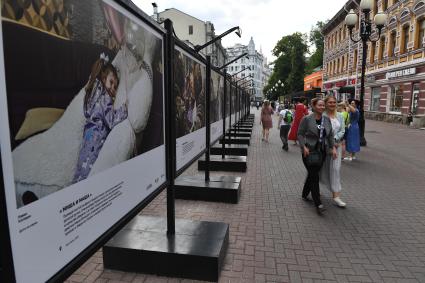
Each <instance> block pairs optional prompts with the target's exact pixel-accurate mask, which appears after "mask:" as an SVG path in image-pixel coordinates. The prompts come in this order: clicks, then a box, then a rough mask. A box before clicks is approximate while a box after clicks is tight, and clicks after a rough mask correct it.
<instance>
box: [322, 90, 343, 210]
mask: <svg viewBox="0 0 425 283" xmlns="http://www.w3.org/2000/svg"><path fill="white" fill-rule="evenodd" d="M323 115H325V116H327V117H329V119H330V120H331V124H332V132H333V134H334V141H335V148H336V151H337V158H336V159H332V158H331V156H330V155H327V156H326V158H325V162H324V164H323V167H322V170H321V172H320V181H322V183H323V184H325V185H326V186H327V187H328V188H329V189H330V191H331V192H332V199H333V201H334V203H335V204H336V205H337V206H339V207H345V206H346V203H345V202H343V201H342V200H341V198H340V196H341V177H340V171H341V156H342V142H343V140H344V133H345V123H344V117H343V115H342V114H341V113H340V112H337V102H336V98H335V97H334V96H327V97H326V98H325V113H324V114H323Z"/></svg>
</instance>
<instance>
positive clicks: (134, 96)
mask: <svg viewBox="0 0 425 283" xmlns="http://www.w3.org/2000/svg"><path fill="white" fill-rule="evenodd" d="M152 96H153V86H152V82H151V80H150V79H149V76H148V74H147V72H146V71H145V70H143V69H142V70H141V75H140V77H139V79H138V80H137V82H136V83H135V84H134V87H133V88H132V89H131V90H130V92H129V93H128V94H127V97H128V120H129V121H130V123H131V126H132V127H133V130H134V131H135V132H136V133H140V132H142V131H143V130H144V129H145V127H146V124H147V123H148V119H149V115H150V110H151V106H152Z"/></svg>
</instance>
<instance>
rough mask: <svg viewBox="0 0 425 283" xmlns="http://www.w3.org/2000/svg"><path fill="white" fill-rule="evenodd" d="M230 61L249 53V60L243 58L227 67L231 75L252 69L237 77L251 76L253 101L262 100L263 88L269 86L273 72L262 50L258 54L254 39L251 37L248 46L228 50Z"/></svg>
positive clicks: (237, 46) (236, 46)
mask: <svg viewBox="0 0 425 283" xmlns="http://www.w3.org/2000/svg"><path fill="white" fill-rule="evenodd" d="M226 51H227V56H228V61H232V60H233V59H234V58H236V57H238V56H240V55H242V54H243V53H245V52H247V53H248V57H249V59H247V58H241V59H239V60H237V61H236V62H234V63H232V64H230V65H229V66H228V67H227V72H228V73H229V74H231V75H233V74H235V73H238V72H240V71H241V70H243V69H245V68H247V67H250V69H251V70H249V69H246V70H245V71H243V72H241V73H239V74H238V75H237V76H238V77H240V78H243V77H247V76H251V77H252V80H253V84H252V85H251V87H252V88H253V92H252V97H251V99H252V100H262V99H263V97H264V94H263V88H264V86H265V85H266V84H267V82H268V80H269V78H270V75H271V70H270V68H269V66H268V64H267V58H266V57H264V55H263V54H262V52H261V50H260V52H258V51H257V50H256V49H255V43H254V39H253V38H252V37H251V40H250V41H249V44H248V45H242V44H236V45H234V46H232V47H229V48H226Z"/></svg>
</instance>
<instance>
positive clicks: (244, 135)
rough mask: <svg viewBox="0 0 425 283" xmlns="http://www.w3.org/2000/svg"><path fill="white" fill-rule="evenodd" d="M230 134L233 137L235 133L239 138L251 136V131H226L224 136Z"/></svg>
mask: <svg viewBox="0 0 425 283" xmlns="http://www.w3.org/2000/svg"><path fill="white" fill-rule="evenodd" d="M230 135H231V136H232V137H234V136H235V135H236V137H240V138H250V137H251V133H250V132H236V133H227V134H226V136H230Z"/></svg>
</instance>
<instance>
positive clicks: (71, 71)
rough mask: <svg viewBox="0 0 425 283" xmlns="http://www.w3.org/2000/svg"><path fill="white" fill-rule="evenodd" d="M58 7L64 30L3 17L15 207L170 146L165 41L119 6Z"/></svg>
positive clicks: (73, 0)
mask: <svg viewBox="0 0 425 283" xmlns="http://www.w3.org/2000/svg"><path fill="white" fill-rule="evenodd" d="M19 3H20V2H19ZM19 3H18V4H17V5H21V4H19ZM32 5H33V3H29V6H28V5H24V6H22V9H28V11H31V12H34V11H35V12H36V11H38V10H36V9H32ZM44 5H46V7H45V9H49V10H51V11H52V12H54V11H55V9H57V7H56V6H55V5H54V3H50V2H46V3H45V4H44ZM61 7H62V8H61V10H60V13H61V15H63V17H64V23H66V25H65V24H63V25H62V26H61V29H60V30H59V29H57V28H55V27H54V26H48V25H46V27H45V28H44V30H43V29H41V28H40V27H39V26H33V23H32V22H28V21H26V18H23V17H20V15H15V14H10V13H3V14H2V16H3V17H2V22H1V24H2V30H3V48H4V57H5V74H6V89H7V93H6V97H7V101H8V115H9V128H10V143H11V150H12V159H13V172H14V181H15V190H16V203H17V207H18V208H19V207H22V206H25V205H27V204H29V203H32V202H35V201H37V200H39V199H41V198H44V197H46V196H48V195H51V194H53V193H55V192H58V191H60V190H62V189H65V188H67V187H69V186H71V185H75V184H77V183H79V182H82V181H84V180H85V179H88V178H91V177H92V176H95V175H96V174H99V173H101V172H103V171H105V170H108V169H111V168H113V167H115V166H118V165H120V164H122V163H124V162H126V161H128V160H130V159H133V158H135V157H139V156H142V155H144V154H145V153H147V152H149V151H152V150H153V149H155V148H157V147H159V146H161V145H163V144H164V119H163V115H164V113H163V105H164V93H163V91H164V90H163V85H164V81H163V70H164V66H163V36H162V34H161V33H159V32H157V31H154V30H153V29H152V28H151V27H149V26H148V25H147V24H144V23H143V22H141V21H139V20H137V18H135V17H132V16H131V14H129V13H124V12H123V10H119V9H118V8H119V6H118V5H117V4H116V2H114V1H109V0H102V1H79V0H64V1H63V6H61ZM57 13H59V10H58V11H57ZM28 42H31V48H28ZM29 62H30V63H29ZM24 65H25V66H26V68H19V67H18V66H24ZM194 75H196V74H195V73H194V74H192V76H194ZM22 81H26V82H27V83H25V84H22ZM196 81H197V78H193V80H192V82H191V86H194V87H196V83H195V82H196ZM188 95H189V94H186V96H188ZM189 96H190V97H191V98H192V100H194V99H197V98H198V97H195V96H194V95H193V94H191V95H189ZM192 100H191V101H190V105H191V107H192V108H190V107H188V108H190V109H191V111H192V112H193V111H194V112H195V113H196V112H199V109H200V106H199V105H198V104H197V103H195V102H194V101H192ZM34 113H35V114H34ZM58 113H59V114H58ZM195 120H196V121H198V120H199V118H198V117H197V119H195ZM198 123H199V122H198ZM192 124H195V123H192ZM196 126H197V125H195V126H193V125H192V128H195V127H196ZM141 171H143V169H142V168H141Z"/></svg>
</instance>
